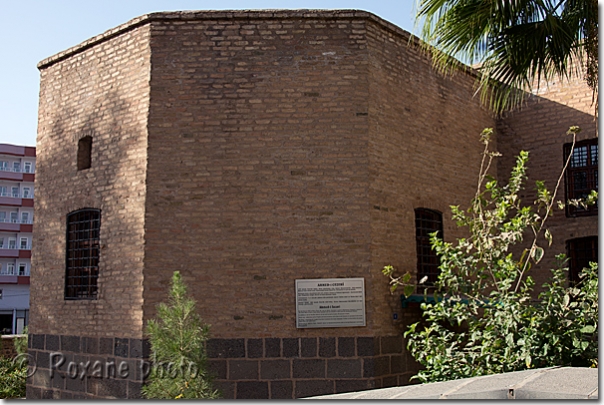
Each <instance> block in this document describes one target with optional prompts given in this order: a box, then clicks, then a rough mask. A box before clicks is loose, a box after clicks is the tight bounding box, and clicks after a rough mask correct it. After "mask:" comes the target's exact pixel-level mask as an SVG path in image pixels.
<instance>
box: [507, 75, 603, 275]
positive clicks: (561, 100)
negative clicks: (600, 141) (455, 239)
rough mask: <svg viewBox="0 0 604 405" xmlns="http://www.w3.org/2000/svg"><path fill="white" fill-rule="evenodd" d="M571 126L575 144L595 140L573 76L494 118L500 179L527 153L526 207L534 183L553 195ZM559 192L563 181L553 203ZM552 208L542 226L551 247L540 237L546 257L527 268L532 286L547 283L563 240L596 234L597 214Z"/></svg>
mask: <svg viewBox="0 0 604 405" xmlns="http://www.w3.org/2000/svg"><path fill="white" fill-rule="evenodd" d="M573 125H578V126H580V127H581V128H582V132H581V133H579V135H578V137H577V140H578V141H580V140H585V139H592V138H595V137H596V136H597V134H596V131H597V122H596V121H595V120H594V105H593V104H592V93H591V90H590V89H589V88H588V87H587V85H586V84H585V82H584V81H583V80H582V79H581V78H575V79H573V80H572V81H571V82H570V83H569V82H566V83H562V82H552V83H549V86H547V85H546V84H544V83H542V84H541V90H540V91H539V92H536V94H534V95H531V96H528V97H527V102H526V105H524V106H523V107H522V109H520V110H519V111H515V112H512V113H509V114H507V116H505V117H503V119H501V120H499V122H498V138H499V145H500V146H499V151H500V152H501V153H502V154H503V156H502V157H501V158H500V161H499V173H500V175H502V176H505V177H504V179H505V178H506V177H507V176H509V173H510V170H511V167H512V165H513V164H514V160H515V156H516V155H517V154H518V152H519V151H520V150H527V151H529V163H528V170H527V175H528V178H529V182H528V183H527V186H526V188H525V190H524V191H523V193H521V197H522V198H523V200H524V201H525V202H526V203H528V204H531V203H532V201H534V200H535V198H536V197H535V189H534V184H535V181H536V180H544V181H545V185H546V186H547V187H548V189H549V190H550V191H552V192H553V190H554V188H555V186H556V182H557V180H558V176H559V174H560V172H561V170H562V167H563V166H564V152H563V145H564V144H565V143H569V142H572V137H570V136H568V135H566V132H567V131H568V128H569V127H570V126H573ZM564 189H565V181H564V180H563V181H562V183H561V185H560V189H559V191H558V194H557V196H556V200H562V201H565V197H564V195H565V193H564ZM554 208H555V212H554V214H553V216H552V217H551V218H550V219H549V220H548V224H547V226H548V228H549V229H550V231H551V233H552V235H553V243H552V246H551V247H550V248H547V242H546V241H545V240H544V239H541V240H540V241H539V244H540V246H543V247H545V248H546V252H545V256H544V257H543V259H542V261H541V263H540V264H539V265H538V266H536V267H535V268H534V269H533V270H531V273H532V274H531V276H532V277H533V278H534V279H535V281H536V285H537V287H540V286H541V285H542V284H543V283H545V282H546V281H547V280H548V279H549V277H550V275H551V273H550V272H549V269H551V268H552V267H554V265H555V255H557V254H559V253H566V241H567V240H568V239H573V238H580V237H585V236H594V235H597V234H598V216H588V217H577V218H567V217H566V215H565V213H564V211H560V210H558V209H557V208H556V206H554Z"/></svg>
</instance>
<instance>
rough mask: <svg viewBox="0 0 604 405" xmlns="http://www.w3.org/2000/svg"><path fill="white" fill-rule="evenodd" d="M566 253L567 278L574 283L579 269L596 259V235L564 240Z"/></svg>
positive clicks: (577, 278) (576, 280) (577, 277)
mask: <svg viewBox="0 0 604 405" xmlns="http://www.w3.org/2000/svg"><path fill="white" fill-rule="evenodd" d="M566 254H567V256H568V258H569V264H568V278H569V279H570V281H571V283H576V282H578V281H579V273H580V272H581V270H583V268H585V267H589V262H597V261H598V237H597V236H588V237H586V238H576V239H571V240H569V241H566Z"/></svg>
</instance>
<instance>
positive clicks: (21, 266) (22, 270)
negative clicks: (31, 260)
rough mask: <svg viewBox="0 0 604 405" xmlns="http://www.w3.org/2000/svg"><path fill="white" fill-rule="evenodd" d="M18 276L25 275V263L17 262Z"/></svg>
mask: <svg viewBox="0 0 604 405" xmlns="http://www.w3.org/2000/svg"><path fill="white" fill-rule="evenodd" d="M18 274H19V275H20V276H27V275H28V274H27V264H25V263H19V273H18Z"/></svg>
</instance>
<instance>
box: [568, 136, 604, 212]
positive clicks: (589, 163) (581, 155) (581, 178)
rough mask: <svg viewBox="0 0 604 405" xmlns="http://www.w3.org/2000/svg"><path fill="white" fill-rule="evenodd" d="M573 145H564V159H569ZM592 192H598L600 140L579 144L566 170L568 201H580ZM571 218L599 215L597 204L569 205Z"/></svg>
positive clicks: (576, 145) (590, 140)
mask: <svg viewBox="0 0 604 405" xmlns="http://www.w3.org/2000/svg"><path fill="white" fill-rule="evenodd" d="M571 146H572V144H566V145H564V158H565V161H566V159H567V158H568V155H569V153H570V149H571ZM591 190H596V191H598V139H588V140H586V141H581V142H577V143H576V144H575V149H574V150H573V154H572V156H571V158H570V163H569V165H568V168H567V170H566V199H567V201H568V200H571V199H579V198H584V197H586V196H587V195H589V193H590V191H591ZM566 207H567V208H566V215H567V216H569V217H575V216H583V215H597V214H598V206H597V204H595V205H592V206H589V207H587V208H583V207H573V206H570V205H568V204H567V206H566Z"/></svg>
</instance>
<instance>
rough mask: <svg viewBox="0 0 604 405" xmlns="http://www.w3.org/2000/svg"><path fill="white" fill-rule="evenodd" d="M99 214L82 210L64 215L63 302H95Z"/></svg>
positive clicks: (98, 248)
mask: <svg viewBox="0 0 604 405" xmlns="http://www.w3.org/2000/svg"><path fill="white" fill-rule="evenodd" d="M100 229H101V211H100V210H98V209H82V210H79V211H75V212H72V213H71V214H69V215H68V216H67V249H66V266H65V269H66V271H65V299H66V300H86V299H88V300H94V299H97V295H98V286H97V280H98V277H99V254H100V243H99V241H100Z"/></svg>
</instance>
